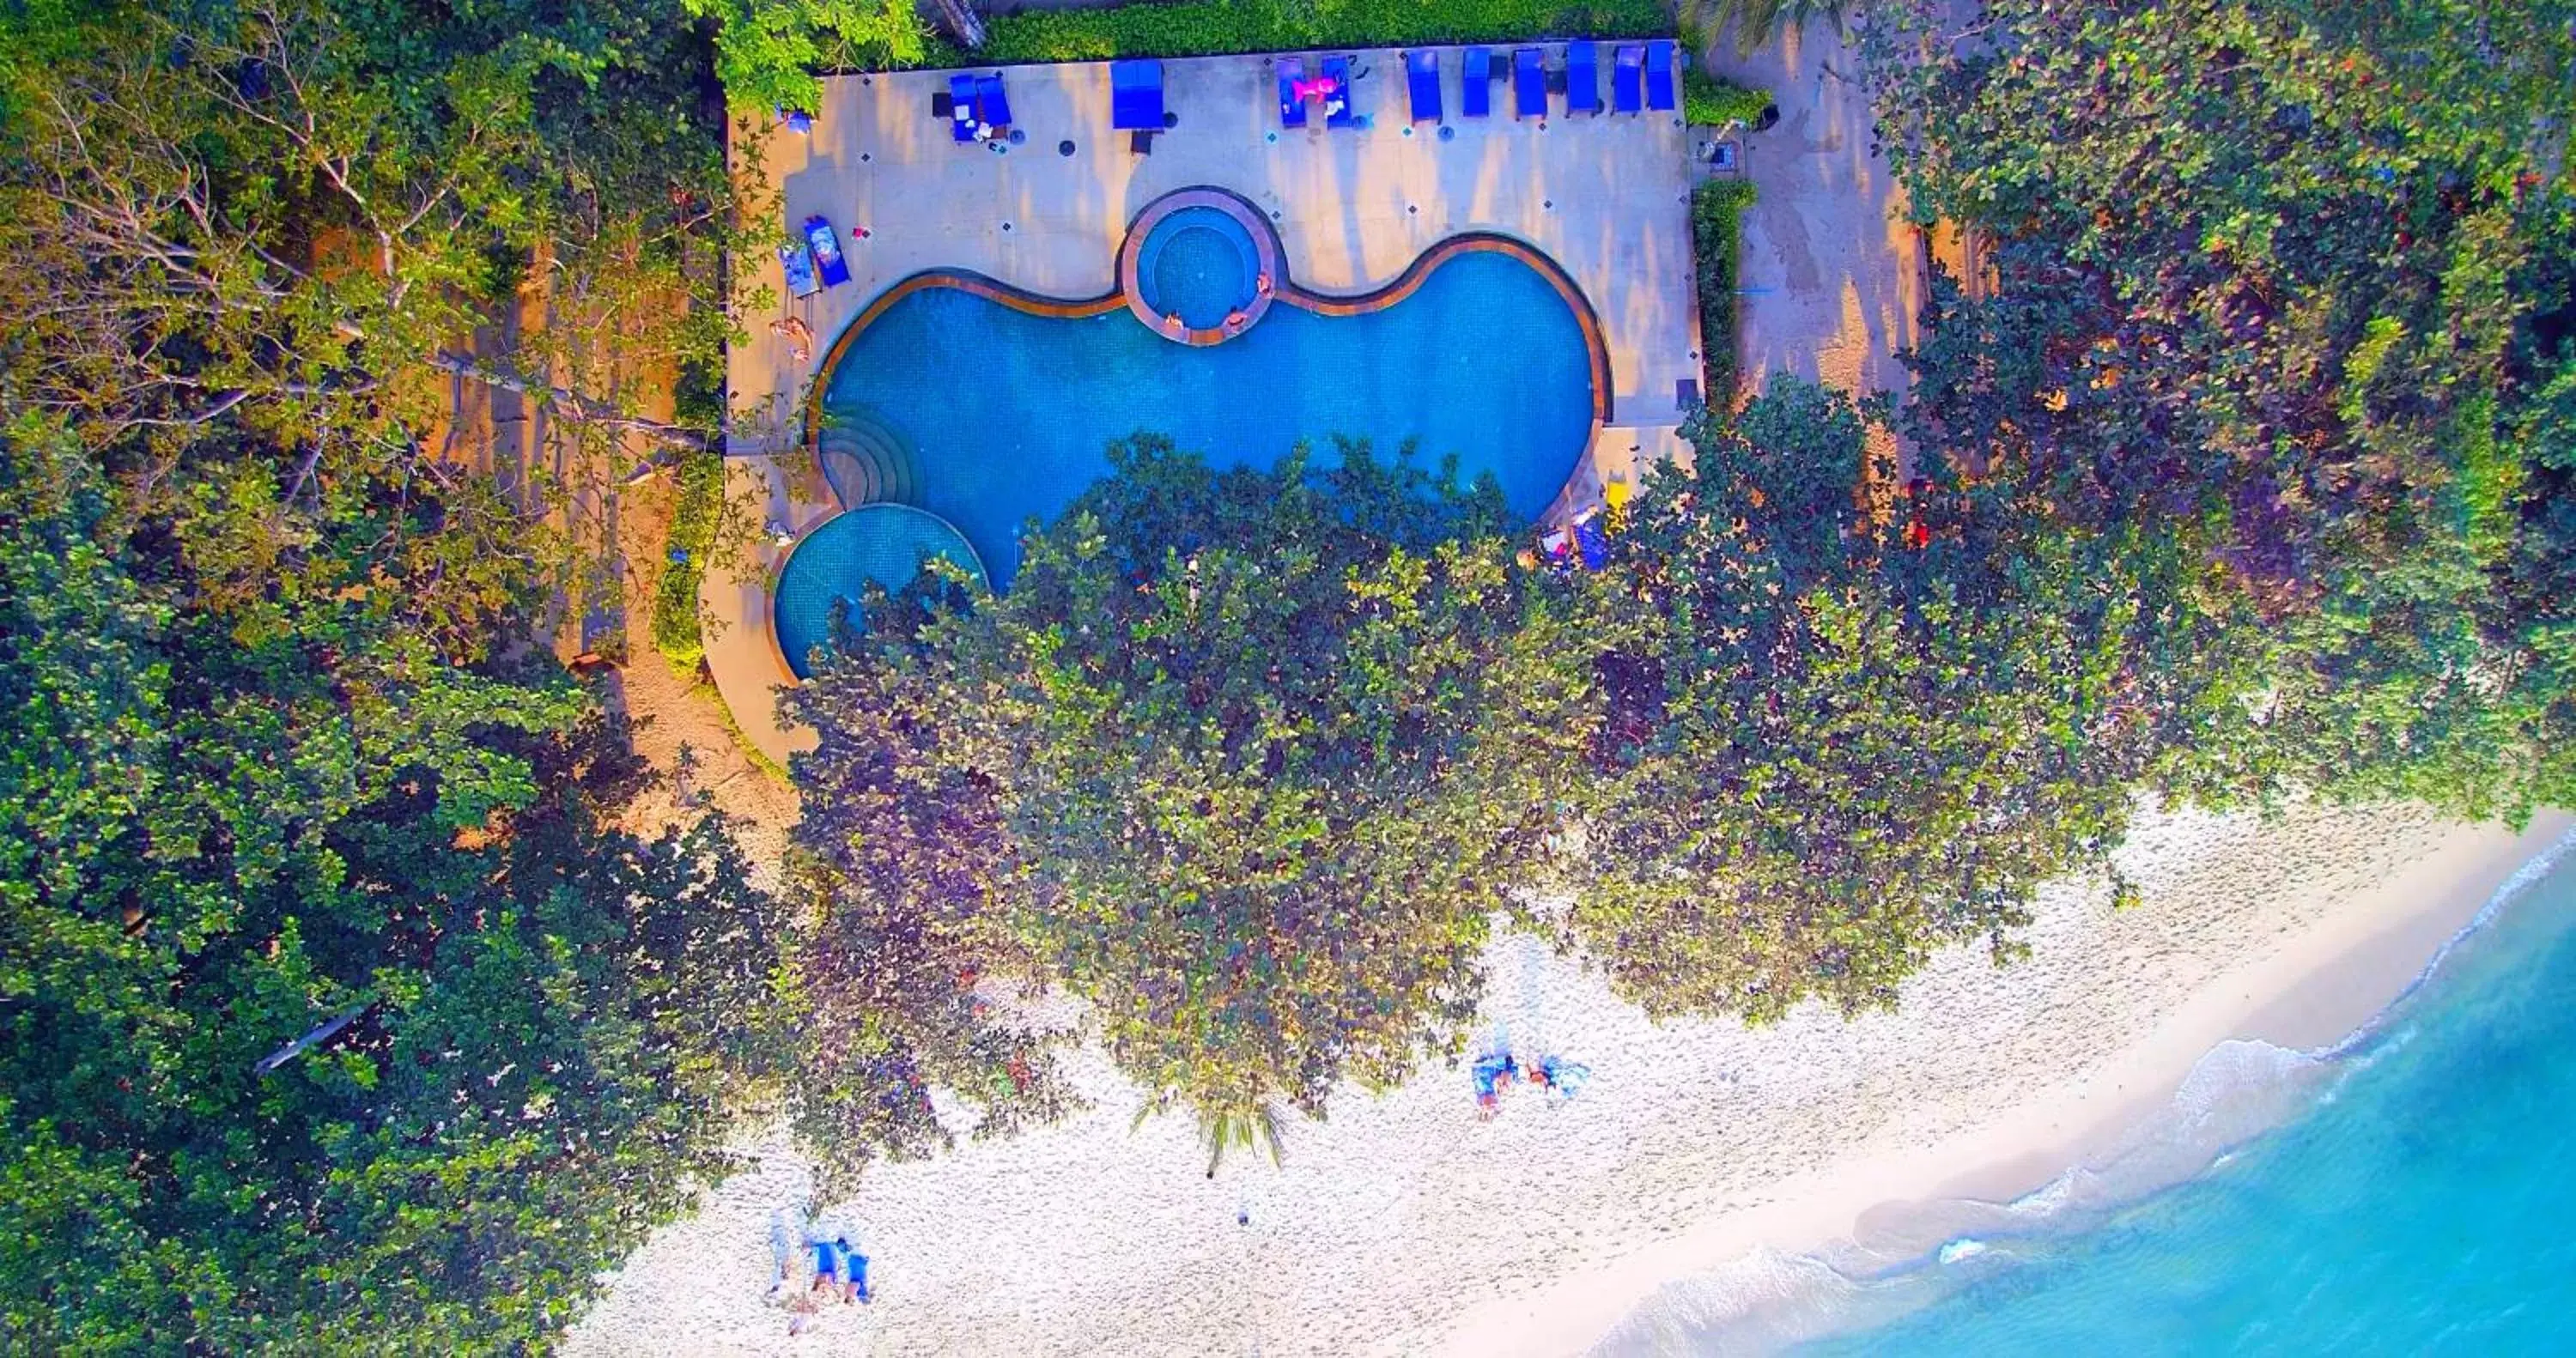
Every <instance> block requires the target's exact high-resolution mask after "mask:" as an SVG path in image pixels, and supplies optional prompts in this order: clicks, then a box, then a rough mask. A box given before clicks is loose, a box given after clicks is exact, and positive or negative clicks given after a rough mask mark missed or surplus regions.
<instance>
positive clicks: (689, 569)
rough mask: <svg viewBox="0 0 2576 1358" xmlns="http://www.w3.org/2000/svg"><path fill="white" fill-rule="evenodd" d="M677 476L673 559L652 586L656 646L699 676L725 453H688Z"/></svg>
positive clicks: (681, 669) (680, 668) (683, 670)
mask: <svg viewBox="0 0 2576 1358" xmlns="http://www.w3.org/2000/svg"><path fill="white" fill-rule="evenodd" d="M676 475H677V477H678V479H679V486H680V496H679V502H678V503H677V504H675V505H673V506H672V507H671V540H670V559H669V560H668V561H667V562H665V563H664V564H663V567H662V580H661V583H660V584H659V585H657V586H655V587H654V590H653V648H654V649H655V650H658V651H660V652H661V653H662V658H663V659H665V660H667V661H669V662H671V668H672V670H674V671H675V672H677V673H679V674H681V675H683V676H686V675H690V674H695V673H696V672H697V669H698V662H699V661H701V660H703V659H705V658H706V640H705V638H704V637H703V636H702V635H701V634H700V631H699V625H698V582H699V581H700V580H701V579H703V578H704V577H705V576H706V573H707V554H708V553H710V552H712V551H714V550H715V541H716V522H717V520H718V519H720V518H722V517H723V513H724V485H725V467H724V454H722V453H719V452H715V451H713V450H702V451H697V452H691V453H687V454H684V455H683V456H682V457H681V459H680V463H679V468H678V471H677V472H676Z"/></svg>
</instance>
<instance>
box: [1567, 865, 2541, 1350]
mask: <svg viewBox="0 0 2576 1358" xmlns="http://www.w3.org/2000/svg"><path fill="white" fill-rule="evenodd" d="M2561 847H2562V848H2564V847H2565V846H2564V845H2563V844H2562V846H2561ZM2258 1128H2267V1129H2264V1130H2256V1129H2258ZM2148 1132H2149V1133H2150V1134H2148V1135H2144V1136H2142V1138H2141V1141H2140V1143H2139V1146H2138V1148H2137V1149H2136V1150H2135V1151H2134V1152H2133V1154H2132V1155H2131V1157H2130V1158H2129V1161H2128V1163H2126V1164H2125V1165H2124V1164H2122V1163H2119V1162H2114V1163H2112V1164H2110V1165H2107V1166H2103V1167H2097V1168H2095V1169H2091V1170H2087V1171H2082V1172H2078V1173H2074V1174H2070V1175H2068V1176H2067V1177H2066V1178H2064V1179H2061V1180H2060V1181H2059V1182H2058V1183H2056V1184H2054V1185H2051V1186H2050V1188H2048V1189H2046V1190H2043V1191H2042V1192H2040V1193H2037V1194H2034V1195H2032V1196H2031V1197H2030V1198H2028V1199H2025V1200H2023V1201H2021V1202H2019V1203H2013V1204H2003V1205H1991V1206H1989V1205H1977V1204H1955V1205H1951V1207H1950V1208H1947V1209H1943V1210H1946V1211H1949V1212H1950V1216H1949V1219H1948V1220H1946V1221H1945V1222H1944V1223H1943V1224H1942V1225H1941V1226H1940V1227H1939V1228H1938V1229H1937V1230H1936V1231H1935V1232H1934V1233H1931V1234H1919V1233H1918V1234H1917V1235H1916V1237H1915V1238H1916V1239H1917V1240H1918V1241H1935V1240H1937V1241H1938V1242H1939V1243H1938V1246H1937V1248H1933V1249H1929V1250H1918V1251H1917V1252H1916V1253H1915V1255H1914V1256H1913V1257H1912V1258H1907V1259H1897V1260H1893V1261H1891V1260H1890V1259H1889V1258H1888V1257H1887V1256H1886V1255H1885V1254H1884V1253H1873V1252H1871V1251H1868V1250H1863V1249H1861V1248H1859V1247H1857V1246H1855V1247H1851V1248H1849V1249H1847V1250H1844V1251H1842V1252H1840V1253H1838V1254H1833V1255H1829V1256H1822V1257H1819V1256H1799V1257H1796V1258H1784V1257H1777V1256H1774V1257H1769V1258H1764V1259H1754V1260H1747V1261H1744V1262H1743V1263H1741V1264H1739V1265H1738V1266H1736V1267H1734V1268H1732V1269H1729V1270H1725V1271H1722V1272H1721V1273H1719V1274H1713V1275H1710V1276H1708V1277H1705V1278H1702V1279H1698V1280H1694V1281H1692V1282H1688V1283H1682V1284H1676V1285H1674V1286H1673V1287H1671V1288H1667V1289H1666V1290H1665V1292H1664V1293H1662V1294H1659V1295H1658V1296H1657V1297H1656V1298H1655V1299H1654V1301H1653V1302H1651V1303H1649V1304H1648V1305H1647V1306H1646V1307H1645V1308H1643V1309H1641V1310H1640V1311H1639V1312H1638V1313H1637V1314H1635V1315H1632V1316H1631V1317H1629V1318H1628V1320H1627V1322H1625V1323H1624V1324H1623V1325H1622V1326H1621V1327H1620V1329H1619V1330H1618V1331H1617V1332H1615V1333H1614V1334H1613V1335H1612V1336H1611V1337H1610V1338H1609V1339H1608V1340H1607V1341H1605V1342H1604V1343H1603V1345H1602V1346H1601V1348H1600V1350H1599V1352H1600V1353H1603V1354H1616V1355H1627V1354H1717V1353H1727V1354H1733V1353H1764V1352H1778V1351H1784V1350H1785V1351H1789V1352H1795V1353H1800V1354H1813V1355H1834V1356H1836V1358H1840V1356H1841V1355H1862V1354H1866V1355H1871V1358H1882V1356H1888V1355H1892V1356H1894V1358H1910V1356H1911V1355H1918V1354H1920V1355H1931V1354H1941V1355H1951V1354H1976V1355H2021V1354H2028V1355H2045V1356H2046V1358H2071V1356H2072V1355H2078V1354H2096V1353H2118V1354H2308V1353H2332V1354H2338V1355H2346V1354H2454V1353H2456V1354H2479V1355H2488V1354H2531V1353H2570V1352H2576V854H2561V855H2558V856H2556V857H2555V858H2554V859H2553V860H2551V861H2549V862H2545V863H2541V864H2535V865H2534V866H2533V867H2532V868H2530V869H2527V870H2526V871H2525V873H2524V875H2523V877H2522V878H2521V879H2520V880H2519V882H2518V883H2517V884H2515V885H2510V886H2508V888H2507V889H2506V891H2505V892H2502V893H2499V897H2498V901H2497V903H2496V904H2495V905H2494V906H2491V907H2490V910H2489V912H2488V915H2487V916H2486V917H2485V919H2484V920H2483V921H2482V923H2481V924H2480V925H2478V926H2476V927H2474V928H2473V929H2472V930H2471V931H2470V932H2468V933H2467V934H2465V935H2463V936H2462V938H2461V939H2460V940H2458V941H2457V942H2456V943H2455V944H2454V946H2453V947H2452V948H2451V949H2450V951H2449V952H2448V953H2446V954H2445V956H2444V957H2443V958H2442V959H2441V960H2440V962H2439V963H2437V964H2436V966H2435V967H2434V968H2433V969H2432V971H2431V972H2430V973H2429V974H2428V975H2427V977H2426V978H2425V979H2424V980H2422V981H2421V982H2419V983H2418V985H2417V986H2416V988H2415V989H2414V990H2413V991H2411V992H2410V993H2409V994H2408V995H2407V996H2406V997H2404V998H2403V999H2401V1000H2399V1001H2398V1003H2397V1004H2395V1005H2393V1006H2391V1007H2390V1009H2389V1010H2388V1011H2387V1012H2385V1013H2384V1014H2382V1015H2381V1016H2380V1018H2379V1019H2378V1020H2376V1021H2375V1022H2374V1023H2373V1024H2372V1025H2370V1026H2369V1027H2367V1028H2365V1029H2364V1030H2363V1031H2362V1032H2360V1033H2358V1034H2355V1035H2354V1036H2353V1037H2352V1038H2351V1039H2350V1040H2349V1041H2347V1042H2346V1043H2345V1044H2344V1045H2343V1046H2341V1047H2339V1048H2338V1049H2336V1050H2334V1051H2332V1052H2323V1053H2293V1052H2285V1051H2282V1050H2280V1049H2278V1048H2267V1047H2264V1046H2263V1045H2262V1044H2255V1043H2230V1044H2228V1045H2227V1046H2226V1047H2223V1048H2221V1049H2220V1050H2219V1051H2217V1052H2213V1053H2212V1054H2211V1056H2210V1058H2209V1059H2208V1060H2205V1061H2204V1062H2203V1063H2202V1069H2201V1070H2200V1071H2198V1072H2195V1076H2194V1079H2193V1081H2192V1082H2191V1084H2190V1085H2188V1086H2186V1089H2185V1092H2184V1095H2183V1096H2182V1097H2181V1098H2180V1099H2178V1101H2177V1107H2176V1108H2175V1109H2174V1110H2172V1111H2171V1112H2170V1113H2169V1114H2168V1115H2167V1117H2166V1119H2165V1120H2164V1123H2163V1124H2162V1125H2161V1127H2159V1128H2151V1129H2148ZM2180 1176H2187V1177H2180ZM2177 1177H2180V1182H2175V1179H2176V1178H2177ZM2157 1183H2161V1184H2162V1186H2161V1187H2150V1185H2153V1184H2157Z"/></svg>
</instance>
